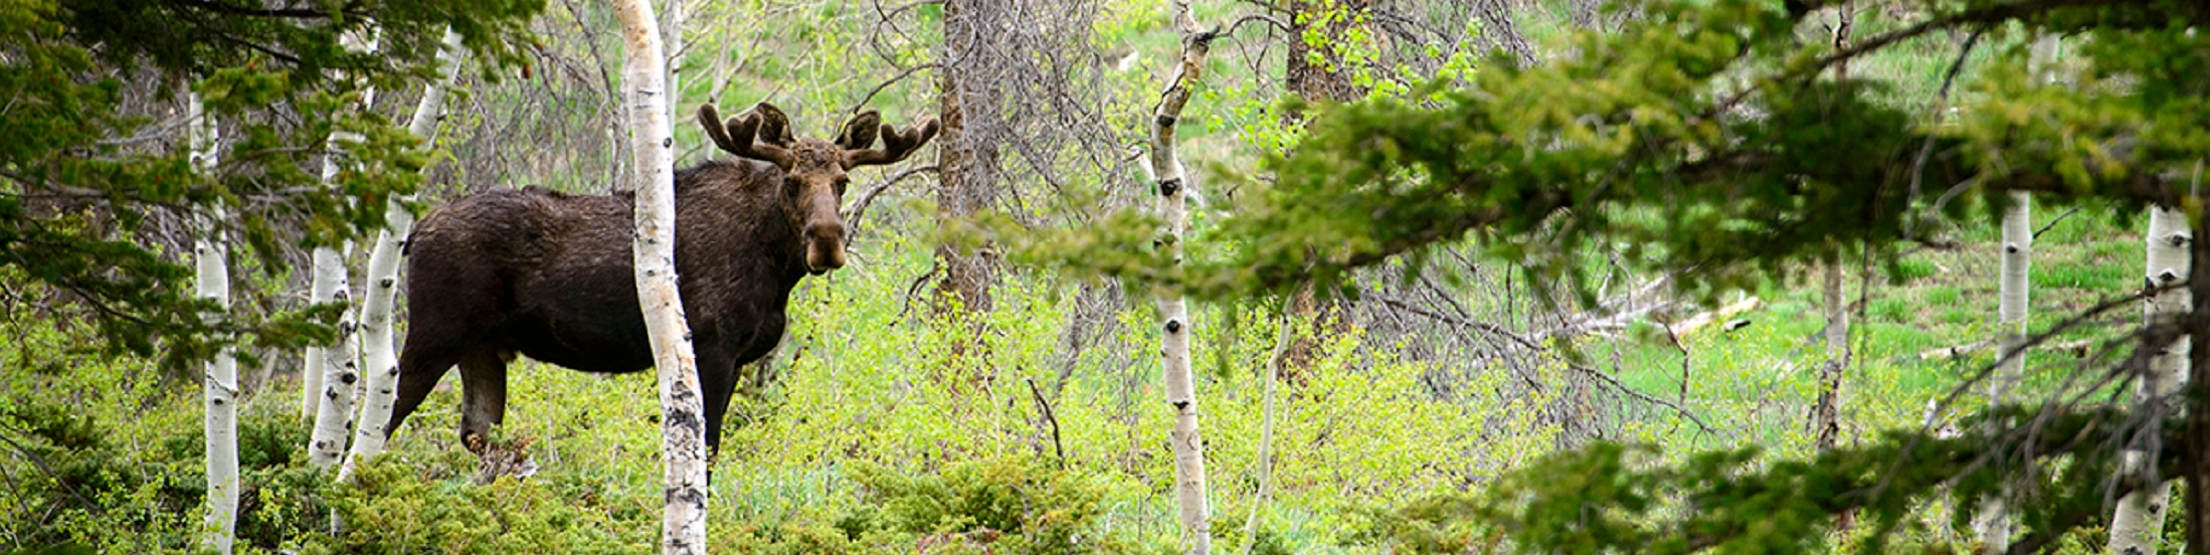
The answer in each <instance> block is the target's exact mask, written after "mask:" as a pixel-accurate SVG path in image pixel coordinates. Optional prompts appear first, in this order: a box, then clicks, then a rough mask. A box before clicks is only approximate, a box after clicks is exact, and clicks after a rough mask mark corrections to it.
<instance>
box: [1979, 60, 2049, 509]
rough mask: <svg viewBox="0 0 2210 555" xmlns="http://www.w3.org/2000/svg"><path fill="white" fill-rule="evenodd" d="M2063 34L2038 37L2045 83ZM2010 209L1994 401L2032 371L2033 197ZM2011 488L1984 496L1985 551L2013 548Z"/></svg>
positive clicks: (2035, 67) (2014, 197) (2022, 197)
mask: <svg viewBox="0 0 2210 555" xmlns="http://www.w3.org/2000/svg"><path fill="white" fill-rule="evenodd" d="M2056 46H2057V36H2056V35H2046V36H2043V37H2041V38H2040V39H2038V40H2035V41H2034V46H2033V55H2032V57H2031V58H2029V59H2028V61H2027V65H2029V66H2031V69H2030V71H2031V72H2032V73H2033V74H2034V79H2035V80H2036V81H2039V82H2040V84H2042V85H2049V84H2053V83H2055V82H2056V78H2055V75H2056V73H2055V71H2054V70H2053V66H2054V65H2055V61H2056V60H2055V57H2056ZM2010 195H2011V208H2010V211H2008V212H2005V213H2004V214H2003V276H2002V284H2001V289H2000V291H2001V292H2000V293H1999V294H1998V298H1999V300H1998V301H1997V307H1996V318H1997V321H1998V325H1997V327H1998V328H2000V329H2001V332H2000V333H2001V334H2002V336H2001V337H2000V338H1999V339H2000V341H2001V344H2002V350H2001V351H2000V354H1999V356H2001V357H2003V358H2002V361H2003V363H2002V364H2001V365H1999V366H1997V367H1996V369H1995V380H1994V381H1992V382H1991V383H1990V387H1989V389H1988V401H1989V402H1991V403H2002V402H2004V401H2006V400H2008V397H2009V395H2010V390H2011V389H2012V388H2015V387H2017V386H2018V383H2019V382H2020V381H2021V380H2023V379H2025V375H2026V352H2025V351H2024V350H2022V349H2024V347H2025V343H2026V316H2027V313H2028V306H2029V305H2028V304H2027V302H2026V301H2027V299H2029V298H2031V295H2030V288H2031V287H2032V284H2031V282H2029V281H2028V280H2027V279H2026V278H2027V276H2028V275H2030V274H2031V272H2032V262H2033V240H2034V238H2033V196H2032V195H2028V194H2026V193H2025V192H2023V191H2014V192H2012V193H2011V194H2010ZM2010 493H2011V488H2010V485H2009V484H2005V485H2004V486H2003V488H2002V494H2001V495H2000V496H1998V497H1991V498H1987V499H1982V500H1980V510H1979V514H1977V515H1975V516H1973V518H1972V531H1973V533H1974V534H1975V535H1978V536H1979V538H1980V547H1979V552H1980V553H2003V552H2006V551H2009V550H2010V534H2011V522H2010V507H2009V497H2010Z"/></svg>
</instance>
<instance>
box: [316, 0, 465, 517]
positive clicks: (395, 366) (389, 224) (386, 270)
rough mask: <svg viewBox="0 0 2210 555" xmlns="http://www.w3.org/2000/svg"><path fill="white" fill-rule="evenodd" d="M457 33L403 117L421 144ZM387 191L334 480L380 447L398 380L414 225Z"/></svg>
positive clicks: (454, 53)
mask: <svg viewBox="0 0 2210 555" xmlns="http://www.w3.org/2000/svg"><path fill="white" fill-rule="evenodd" d="M460 54H461V50H460V33H456V32H453V30H452V29H451V28H447V29H446V30H445V38H444V45H443V46H442V47H440V48H439V49H438V52H437V62H438V76H437V78H436V79H434V80H432V81H430V82H429V83H428V84H427V85H426V86H425V88H424V89H423V90H422V100H421V101H420V102H419V103H417V104H415V106H414V117H413V118H412V119H410V120H408V121H407V131H408V132H409V133H412V134H414V136H416V137H420V138H421V139H422V143H423V146H424V147H425V148H427V147H429V146H430V145H434V144H436V143H437V123H438V121H439V120H441V119H443V117H444V116H442V115H440V114H441V113H442V112H443V111H444V110H445V93H446V89H447V88H450V87H451V86H452V84H453V74H454V73H455V67H454V66H455V65H456V64H458V63H459V61H460ZM407 200H408V199H406V198H401V197H400V196H398V195H392V197H391V199H390V201H389V202H390V203H389V204H388V205H387V206H385V208H384V230H383V232H381V233H378V234H377V236H376V246H375V248H374V249H373V250H371V251H370V252H369V255H368V299H367V300H366V301H365V302H363V303H362V304H361V324H362V328H361V341H362V342H363V343H365V344H366V348H367V349H368V356H366V357H365V358H366V359H367V361H366V362H367V366H368V372H367V380H368V381H367V384H366V386H365V387H364V388H363V389H362V393H361V415H360V418H357V419H355V420H354V421H355V422H358V423H359V425H358V426H354V431H353V445H352V447H350V448H348V449H347V451H346V454H345V465H344V466H343V467H341V468H340V469H339V470H338V481H341V482H344V481H350V480H351V479H352V476H353V469H354V468H355V467H356V466H358V465H359V464H360V462H361V460H362V459H365V458H368V457H372V456H375V455H377V454H379V453H383V452H384V440H386V439H388V438H389V437H390V435H391V430H387V429H384V423H385V422H388V421H390V420H391V403H392V394H393V389H394V388H396V387H398V385H399V356H398V355H397V351H396V350H395V349H393V348H392V347H393V346H392V322H391V312H392V304H393V302H394V301H395V298H394V297H396V296H397V294H398V289H399V258H400V256H401V253H400V245H399V242H400V241H403V240H405V239H406V237H407V234H408V233H411V232H413V230H414V213H413V212H410V211H408V210H407V207H406V201H407Z"/></svg>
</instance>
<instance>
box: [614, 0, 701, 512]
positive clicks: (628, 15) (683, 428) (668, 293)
mask: <svg viewBox="0 0 2210 555" xmlns="http://www.w3.org/2000/svg"><path fill="white" fill-rule="evenodd" d="M614 12H615V15H616V16H617V17H619V18H620V19H621V21H622V39H623V40H622V43H623V44H624V45H626V47H627V48H626V50H627V56H626V58H625V60H624V62H623V63H622V73H623V76H622V82H623V83H625V85H624V88H625V89H627V90H625V91H624V94H623V96H624V97H625V102H626V104H627V105H628V112H629V114H628V122H629V125H628V127H629V146H630V148H629V151H630V156H631V157H632V158H631V160H632V161H633V162H634V163H635V166H636V168H637V171H636V172H634V173H632V174H631V175H632V176H634V178H633V179H634V181H633V182H632V184H633V186H632V187H631V189H633V190H635V191H636V192H637V205H636V212H635V213H636V226H637V228H636V230H637V231H636V236H635V239H634V240H633V241H631V245H632V248H633V249H634V250H633V252H632V254H633V255H634V256H635V257H636V271H637V275H636V278H637V302H638V309H639V310H641V311H643V313H644V318H645V330H646V333H647V334H648V335H649V336H650V337H651V339H652V362H653V367H654V368H657V369H658V372H659V375H660V410H661V411H662V413H663V416H662V418H661V419H660V422H661V435H660V438H661V443H660V446H661V451H662V455H663V456H664V457H665V461H666V465H665V467H664V471H663V474H662V479H663V480H665V486H664V488H665V489H664V490H663V491H664V493H665V497H664V499H666V502H667V504H666V506H665V507H664V508H663V511H664V512H663V513H662V514H661V520H660V552H661V553H666V554H670V555H675V554H693V553H705V552H706V419H705V417H704V416H703V415H704V414H705V408H704V404H703V403H702V401H701V396H700V393H699V385H698V360H697V359H696V358H694V355H693V353H692V352H691V340H690V326H689V324H688V322H686V321H685V320H684V319H683V301H682V295H681V291H680V290H679V288H678V287H677V281H676V275H675V138H674V128H673V123H672V122H671V120H670V119H669V113H668V106H667V100H668V99H667V89H666V88H665V87H666V86H667V83H666V82H665V80H666V77H667V75H668V71H667V70H666V68H664V67H663V64H664V63H665V62H666V60H667V58H666V57H665V55H664V54H663V51H662V47H661V43H660V31H659V29H658V28H657V27H655V22H656V20H655V18H654V17H653V14H652V4H651V3H650V2H649V1H648V0H616V1H615V2H614Z"/></svg>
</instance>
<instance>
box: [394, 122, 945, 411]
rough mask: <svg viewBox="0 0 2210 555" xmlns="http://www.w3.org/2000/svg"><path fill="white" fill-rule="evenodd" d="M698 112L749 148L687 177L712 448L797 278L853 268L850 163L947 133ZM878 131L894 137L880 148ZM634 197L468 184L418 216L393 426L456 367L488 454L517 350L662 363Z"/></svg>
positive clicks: (685, 279)
mask: <svg viewBox="0 0 2210 555" xmlns="http://www.w3.org/2000/svg"><path fill="white" fill-rule="evenodd" d="M698 118H699V123H700V124H701V125H704V126H705V128H706V135H707V136H708V137H710V138H711V139H713V142H714V144H715V145H717V146H720V147H721V150H724V151H727V152H729V153H730V154H734V155H736V156H737V157H738V159H736V160H709V161H707V162H704V163H701V164H699V165H697V166H694V167H691V168H688V169H684V170H682V171H679V172H676V174H675V210H676V216H675V266H676V272H677V276H678V282H679V285H678V287H679V290H680V291H681V292H682V296H683V312H684V315H685V317H686V319H687V320H688V321H689V323H690V328H691V338H692V348H693V349H694V350H695V354H696V355H697V360H698V379H699V386H700V388H701V389H702V390H703V395H704V397H705V399H704V401H705V409H706V445H707V449H708V452H713V451H716V450H718V448H719V447H720V445H721V420H722V416H723V415H724V414H725V413H726V412H727V410H728V408H729V397H730V395H731V394H732V393H733V392H734V390H735V387H736V382H737V367H739V366H741V365H744V364H746V363H750V362H752V361H755V360H759V359H760V358H761V357H764V356H766V355H767V353H768V351H769V350H771V349H773V348H774V347H775V345H776V343H778V342H780V341H782V337H783V327H784V324H785V322H786V318H787V316H786V314H785V309H786V306H787V305H788V303H789V300H790V292H791V289H792V288H795V287H797V285H798V282H799V280H801V279H804V278H805V277H806V276H807V275H809V274H810V275H821V274H825V273H828V272H829V271H831V270H835V269H837V268H840V267H842V266H844V222H843V219H842V217H841V216H839V215H838V213H837V209H838V205H839V201H840V199H842V198H843V196H844V190H845V186H846V184H847V183H848V181H849V178H847V176H846V175H845V172H846V171H847V170H850V169H852V168H855V167H859V166H869V165H883V164H892V163H896V162H898V161H900V160H904V159H905V158H906V157H907V156H910V155H912V154H913V152H914V151H915V150H917V149H919V148H920V147H921V146H922V145H924V144H927V143H928V142H929V139H931V138H933V137H935V136H936V132H937V121H936V119H935V118H926V119H924V120H922V121H921V122H920V123H918V124H916V125H913V126H909V127H906V128H905V129H903V130H900V129H897V128H895V127H893V126H891V125H888V124H884V123H882V116H881V115H880V114H879V113H877V112H875V111H874V110H868V111H866V112H864V113H861V114H859V115H856V116H854V117H852V119H851V120H850V121H849V122H846V123H845V124H844V128H843V131H842V133H840V134H839V135H838V136H837V138H836V140H835V141H824V140H821V139H817V138H813V137H804V138H796V139H794V138H792V136H791V130H790V121H789V119H788V117H786V116H785V115H784V114H783V112H782V110H780V109H777V108H776V107H775V106H774V105H772V104H768V103H764V102H763V103H760V104H759V105H758V106H757V107H755V108H754V109H753V110H752V111H750V112H748V113H746V114H744V115H742V116H739V117H733V118H729V119H728V120H727V121H723V120H722V119H721V116H720V114H719V113H718V112H716V111H715V109H714V106H713V105H712V104H706V105H702V106H699V108H698ZM878 134H879V135H880V136H881V138H882V142H883V148H873V145H874V144H875V139H876V137H877V135H878ZM635 201H636V199H635V197H634V196H633V195H632V194H628V193H616V194H611V195H575V194H565V193H560V192H556V191H552V190H548V189H541V188H537V187H530V188H526V189H522V190H512V189H508V190H498V191H491V192H485V193H480V194H476V195H472V196H468V197H465V198H462V199H460V200H456V201H453V202H451V203H449V204H447V205H445V206H444V207H442V208H439V209H437V210H434V211H432V212H431V213H430V214H429V215H428V216H426V217H424V218H423V219H422V222H421V224H419V225H417V226H416V227H415V229H414V233H413V234H412V235H410V236H409V237H408V238H407V254H408V262H407V272H408V275H407V289H408V297H409V302H408V305H409V308H410V310H411V312H412V315H411V316H410V317H409V320H410V322H409V323H410V327H409V328H408V330H407V342H406V346H405V348H404V349H403V350H401V352H400V355H399V387H398V391H397V398H396V399H395V401H394V403H395V404H394V405H393V406H392V412H391V421H390V422H389V423H388V424H385V426H384V434H385V435H386V436H387V437H388V436H389V435H390V434H392V433H394V432H396V431H398V429H399V425H400V424H401V423H403V422H405V421H406V419H407V415H409V414H412V413H413V412H414V411H415V409H417V408H419V407H420V406H421V404H422V400H423V398H424V397H426V396H428V395H429V393H430V390H431V388H432V387H433V386H435V385H436V384H437V381H438V380H439V379H441V378H443V377H444V375H445V372H446V371H447V370H449V369H451V368H452V367H453V366H454V365H455V364H458V365H459V366H460V378H461V381H460V385H461V394H462V396H463V398H462V402H461V419H460V437H461V441H462V444H463V445H465V446H467V448H468V449H469V450H470V451H474V452H476V453H478V454H483V453H484V452H485V449H487V448H488V447H489V446H488V445H487V442H488V440H489V439H490V436H489V431H490V428H491V427H492V426H496V425H498V424H499V423H500V422H501V421H502V420H503V419H504V418H505V413H506V365H507V363H509V362H512V361H513V360H514V357H515V354H516V353H520V354H522V355H527V356H529V357H530V358H532V359H536V360H539V361H543V362H548V363H552V364H555V365H559V366H564V367H568V368H571V369H575V370H581V371H584V372H595V373H627V372H636V371H640V370H644V369H646V368H650V367H652V364H653V359H652V345H651V343H650V342H649V341H648V340H647V338H646V335H645V322H644V317H643V315H642V313H641V310H640V309H639V306H638V302H637V288H636V281H635V279H636V278H635V276H634V274H633V270H632V268H633V267H634V264H633V260H632V255H631V252H630V248H631V242H632V238H633V235H632V233H633V231H632V230H633V228H632V227H631V222H632V221H633V220H632V219H631V217H632V210H633V208H634V206H635Z"/></svg>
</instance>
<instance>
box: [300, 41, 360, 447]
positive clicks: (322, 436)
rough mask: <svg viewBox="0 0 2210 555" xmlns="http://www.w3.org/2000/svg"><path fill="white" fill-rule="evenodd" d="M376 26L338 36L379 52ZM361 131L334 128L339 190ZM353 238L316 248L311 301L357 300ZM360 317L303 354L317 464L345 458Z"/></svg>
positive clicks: (330, 159)
mask: <svg viewBox="0 0 2210 555" xmlns="http://www.w3.org/2000/svg"><path fill="white" fill-rule="evenodd" d="M373 33H375V31H374V30H373V29H369V30H365V31H361V32H348V33H345V34H344V35H343V36H342V37H340V39H339V43H340V44H342V45H343V46H344V47H345V49H346V50H352V51H363V50H365V51H368V52H374V51H376V42H375V40H374V39H373V38H366V39H364V38H363V36H362V35H363V34H373ZM375 98H376V89H375V88H374V87H368V88H366V89H365V90H363V91H362V92H361V103H360V108H361V110H362V111H366V110H367V109H368V107H369V106H371V105H373V103H374V101H375ZM360 141H361V137H360V135H359V134H357V133H348V132H344V131H338V132H332V133H331V134H330V138H329V139H328V140H327V143H328V144H327V146H326V148H325V150H324V153H323V156H322V185H323V187H325V188H329V189H331V190H333V191H334V190H336V189H338V186H337V183H336V181H337V177H338V172H339V170H341V169H343V164H344V163H345V160H344V158H345V156H346V155H345V145H347V144H351V143H358V142H360ZM352 252H353V243H352V242H351V241H347V242H346V243H345V244H343V245H341V246H339V247H337V248H332V247H328V246H323V247H315V252H314V264H315V268H314V284H313V286H312V287H311V294H312V295H313V296H312V297H311V298H310V300H311V301H313V302H314V303H315V304H327V303H347V302H351V301H352V300H353V284H352V282H351V280H350V279H348V274H349V273H350V271H349V270H348V269H347V268H346V259H347V258H349V257H351V255H352ZM356 327H357V322H356V321H355V318H354V315H353V311H352V310H350V309H348V310H346V311H345V312H344V314H343V315H341V316H339V319H338V337H337V339H336V340H334V341H332V342H331V343H330V344H329V345H327V346H313V347H308V348H307V352H306V355H305V356H303V357H301V358H300V371H299V392H300V411H301V412H302V413H303V414H305V415H307V417H308V418H310V419H312V420H311V421H312V422H313V423H314V432H313V434H312V435H310V436H309V437H308V439H307V463H308V464H311V465H314V466H316V467H318V468H329V467H330V466H331V465H335V464H337V463H338V461H339V460H340V459H343V458H344V457H345V434H346V432H348V431H351V428H352V418H353V400H354V399H355V398H356V397H358V394H357V393H356V391H358V390H359V389H360V387H359V386H360V383H359V382H360V381H361V376H360V361H359V360H358V358H359V355H360V353H359V343H356V342H355V339H356V338H355V337H354V335H353V333H354V331H355V328H356Z"/></svg>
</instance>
